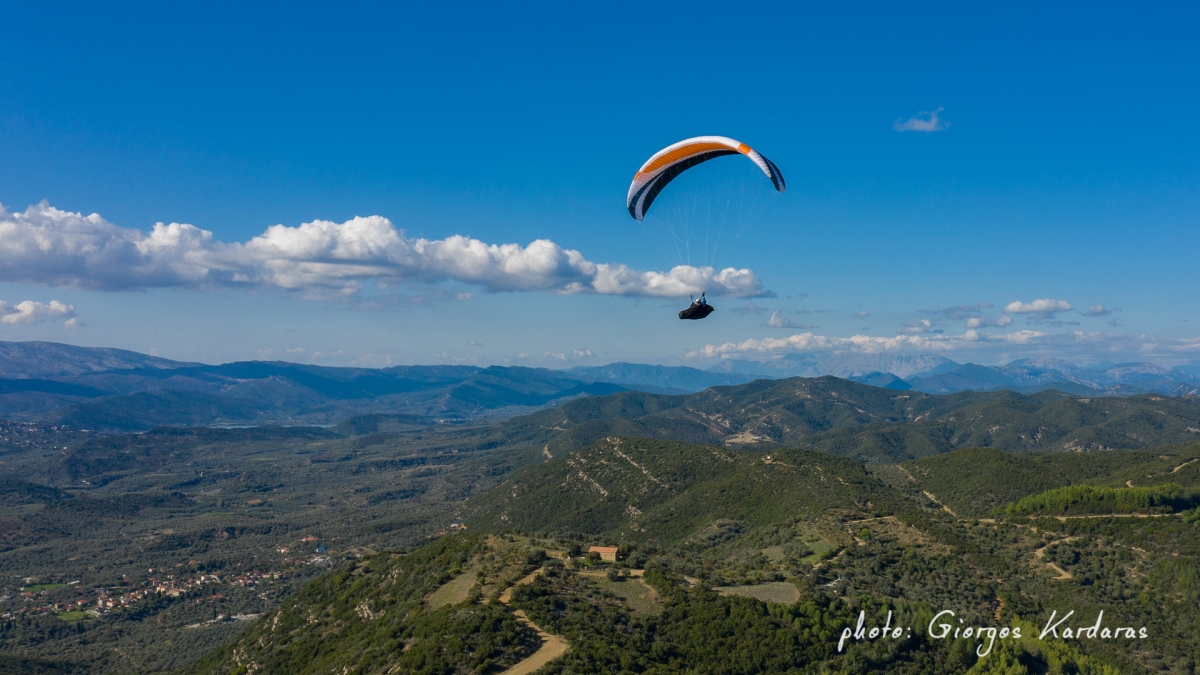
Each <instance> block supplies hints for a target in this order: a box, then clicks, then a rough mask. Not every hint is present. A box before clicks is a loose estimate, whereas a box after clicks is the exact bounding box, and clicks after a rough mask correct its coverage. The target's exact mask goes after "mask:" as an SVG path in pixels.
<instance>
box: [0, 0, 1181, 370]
mask: <svg viewBox="0 0 1200 675" xmlns="http://www.w3.org/2000/svg"><path fill="white" fill-rule="evenodd" d="M114 4H115V3H114ZM430 5H432V3H430ZM5 14H6V16H7V17H8V18H7V19H6V24H8V27H9V29H8V30H7V31H6V47H5V50H4V51H5V53H4V56H3V57H0V203H3V204H4V206H5V208H6V209H7V211H6V212H5V214H2V215H3V217H2V218H0V233H6V234H4V237H0V301H3V302H4V303H5V304H4V305H2V306H0V339H5V340H25V339H49V340H57V341H64V342H72V343H76V344H85V345H104V346H116V347H125V348H130V349H137V350H141V351H151V352H154V353H157V354H160V355H163V356H168V357H172V358H180V359H195V360H202V361H226V360H233V359H248V358H280V359H288V360H294V361H311V362H315V363H330V364H339V365H343V364H349V363H359V364H380V365H382V364H387V363H436V362H456V361H465V362H473V363H523V364H528V365H563V364H568V363H587V364H594V363H605V362H608V361H615V360H634V361H652V362H663V363H689V364H694V365H706V364H711V363H712V361H713V360H714V359H717V358H747V357H748V358H773V357H778V356H781V355H784V354H787V353H790V352H793V351H805V350H839V349H840V350H855V349H862V350H881V349H882V350H897V351H936V352H937V353H942V354H943V355H945V356H948V357H950V358H953V359H955V360H960V361H962V360H974V361H979V362H985V363H995V362H1003V361H1005V360H1008V359H1012V358H1019V357H1022V356H1029V355H1032V354H1048V355H1054V356H1063V357H1067V358H1071V359H1073V360H1078V361H1097V360H1118V361H1119V360H1133V359H1139V360H1140V359H1148V360H1155V361H1160V362H1164V363H1165V362H1180V361H1189V360H1194V359H1197V358H1200V339H1198V338H1197V336H1198V334H1200V333H1198V331H1197V324H1198V323H1200V315H1198V314H1200V312H1198V310H1200V283H1198V282H1200V271H1198V269H1200V266H1198V265H1197V264H1196V263H1195V261H1196V258H1197V250H1198V245H1200V216H1198V215H1197V214H1200V208H1198V207H1200V182H1198V179H1200V166H1198V162H1197V158H1198V157H1200V147H1198V146H1200V140H1198V139H1200V135H1198V134H1197V133H1196V131H1195V124H1196V122H1195V121H1196V120H1197V119H1200V89H1198V83H1200V72H1198V71H1200V63H1198V60H1200V55H1198V54H1197V52H1196V50H1195V49H1194V35H1192V30H1193V28H1194V26H1195V25H1196V19H1197V18H1198V17H1197V14H1198V11H1197V10H1196V9H1195V8H1193V7H1191V6H1187V5H1184V4H1178V5H1170V4H1164V5H1159V6H1157V7H1154V8H1146V7H1144V6H1139V5H1135V4H1133V3H1128V4H1123V5H1122V4H1095V3H1093V4H1088V5H1082V4H1081V5H1079V6H1076V7H1065V6H1059V7H1047V6H1044V3H1042V4H1027V5H1020V4H1009V5H1005V6H1003V7H995V8H991V9H972V10H964V9H962V8H961V7H960V6H957V5H954V4H934V3H925V4H922V5H920V6H919V7H918V6H897V5H894V4H882V3H880V4H863V5H859V6H856V7H853V8H847V7H843V6H836V5H833V4H823V5H815V4H813V5H807V6H801V7H787V6H779V5H774V6H772V5H762V6H755V7H752V8H737V9H730V8H729V7H728V6H722V5H704V4H702V3H686V4H685V3H678V4H668V3H652V4H651V5H647V4H645V3H639V4H627V5H616V4H612V5H591V6H579V7H563V6H561V5H560V4H554V5H545V6H540V7H539V6H535V5H527V6H526V7H524V8H516V9H514V8H512V7H508V6H501V5H496V4H494V3H491V4H483V3H458V4H455V5H453V6H448V7H434V6H428V7H423V8H410V7H395V6H382V7H380V6H371V5H365V4H358V5H346V6H342V7H338V8H332V7H322V6H316V5H314V6H301V5H296V4H291V5H277V6H274V7H262V8H252V9H247V8H245V7H243V6H241V5H234V4H230V5H220V4H217V3H206V4H203V5H195V6H190V7H184V6H180V7H172V8H164V7H163V6H161V5H149V4H147V5H136V4H129V5H122V6H120V7H113V6H108V7H77V6H72V5H52V4H49V3H47V4H40V3H36V4H35V3H27V4H26V5H25V6H14V7H9V8H6V11H5ZM934 111H937V112H936V114H937V124H931V123H930V122H929V121H930V120H931V115H930V114H931V113H933V112H934ZM910 119H916V120H918V121H924V122H926V126H932V127H934V128H935V129H936V130H934V131H901V130H897V127H900V128H904V123H905V122H906V121H907V120H910ZM918 126H920V125H918ZM701 134H721V135H727V136H731V137H734V138H737V139H739V140H743V141H745V142H747V143H749V144H751V145H752V146H754V147H755V148H756V149H759V150H761V151H762V152H763V153H764V154H766V155H767V156H769V157H770V158H771V159H772V160H774V161H775V163H777V164H778V165H779V166H780V167H781V169H782V170H783V172H784V174H785V176H786V177H787V180H788V187H789V189H788V193H787V194H786V195H783V196H782V197H780V198H779V199H777V200H773V201H772V206H771V209H770V211H769V213H768V214H767V216H765V217H762V218H759V219H757V220H756V222H755V225H754V227H753V228H751V229H750V230H749V231H748V232H747V233H746V235H745V236H743V237H742V238H741V239H739V240H738V241H737V243H736V246H729V247H726V248H722V249H721V250H720V251H719V256H718V259H717V266H718V267H719V268H720V267H726V266H731V267H735V268H739V269H740V268H746V269H749V270H752V271H753V273H754V275H756V277H757V279H758V280H760V282H761V285H762V288H764V289H765V290H767V291H770V292H771V293H772V294H773V297H772V296H768V297H755V298H745V297H742V298H732V297H725V298H714V299H713V301H714V304H715V305H717V307H718V312H717V313H716V314H714V315H713V316H712V317H710V318H709V319H707V320H705V321H702V322H686V323H685V322H680V321H679V320H677V319H676V318H675V316H674V315H675V312H676V311H678V310H679V309H680V308H682V306H683V304H684V303H686V297H664V296H662V295H653V294H651V295H650V296H647V295H646V294H645V293H640V292H630V293H627V294H624V295H604V294H598V293H566V294H564V293H562V292H561V291H562V290H563V288H564V286H563V284H564V283H566V282H562V283H559V281H557V279H558V277H557V276H555V278H554V279H552V280H549V281H547V280H546V279H545V278H539V279H540V280H535V281H536V283H535V282H534V281H528V280H527V279H525V277H521V276H520V273H517V274H516V276H514V274H513V273H509V272H505V274H504V275H502V276H500V277H496V276H487V275H486V274H485V275H483V276H480V275H478V274H477V275H475V276H471V275H470V274H462V273H458V272H446V271H444V270H443V271H441V272H438V273H432V272H430V273H427V274H426V273H423V274H424V276H419V278H418V277H413V276H411V275H410V276H408V277H404V276H403V275H400V276H399V277H398V276H397V275H395V274H392V273H390V272H388V273H385V274H383V275H382V276H374V277H370V276H368V277H364V278H360V279H357V280H356V283H357V286H355V288H352V289H349V290H347V288H346V287H345V286H344V285H341V286H339V285H338V284H340V283H341V282H342V281H344V279H343V278H342V277H338V278H337V280H336V282H332V281H330V276H329V274H328V273H327V272H322V273H321V274H316V275H315V276H314V274H313V273H312V271H311V270H308V271H307V272H305V273H304V274H298V273H297V274H289V275H285V273H284V272H281V271H280V269H279V268H278V267H277V266H273V265H277V264H278V263H279V259H278V258H271V260H270V261H268V262H266V263H264V262H262V261H263V259H262V258H261V257H259V258H254V260H255V262H254V263H253V264H254V265H258V267H255V268H254V269H255V270H257V271H256V272H255V274H258V275H259V276H257V277H255V279H253V280H250V281H244V280H241V281H239V280H238V279H240V278H241V277H238V276H237V275H238V274H242V275H243V276H245V275H244V270H245V269H249V268H245V267H238V266H239V265H243V266H244V265H250V264H251V263H247V262H245V260H244V259H245V257H246V256H251V252H252V251H251V250H252V249H253V250H259V249H254V247H253V246H251V247H249V248H247V247H246V246H244V245H246V244H248V243H249V242H251V241H252V240H254V238H256V237H262V236H263V235H264V233H265V232H267V228H269V227H272V226H275V225H282V226H284V227H286V228H299V227H300V226H301V224H303V223H311V222H313V221H328V222H329V223H330V226H329V227H328V228H326V230H325V231H326V232H334V233H342V232H344V231H349V230H343V229H339V228H341V227H342V224H343V223H346V222H347V221H351V220H352V219H353V218H355V217H356V216H359V217H364V218H365V217H370V216H379V217H382V218H385V219H387V221H388V222H390V224H391V225H386V224H385V225H381V224H379V222H376V221H371V222H372V223H374V224H371V223H367V224H366V225H363V227H369V228H375V229H373V230H371V231H372V232H375V233H376V234H378V233H380V232H383V233H385V234H386V232H387V231H388V230H387V228H388V227H392V226H394V228H398V229H399V230H402V231H403V232H404V237H405V239H404V241H406V242H410V241H415V240H417V239H419V238H425V239H427V240H429V241H431V242H440V241H444V240H447V238H450V237H453V236H455V235H462V236H464V237H470V238H472V239H474V240H477V241H478V242H482V244H487V245H492V244H495V245H501V244H518V245H520V246H521V247H526V246H528V245H529V244H530V242H533V241H535V240H550V241H553V242H554V244H555V245H556V247H557V248H556V249H555V250H556V251H565V250H574V251H578V252H579V253H580V254H581V256H582V257H583V258H584V259H586V261H588V262H589V263H596V264H608V265H625V266H627V267H628V268H629V269H631V270H637V271H639V272H667V271H669V269H670V267H671V266H672V265H673V264H676V263H677V262H679V261H678V260H675V259H671V258H670V257H669V256H664V255H663V253H662V252H661V250H659V249H658V248H657V247H655V246H653V245H651V244H650V240H649V238H648V237H647V235H646V233H645V232H644V231H643V230H642V229H641V228H640V227H639V226H638V225H637V224H636V223H635V222H634V221H632V220H631V219H630V218H629V216H628V214H627V213H626V212H625V209H624V201H623V199H624V196H625V191H626V189H627V187H628V182H629V179H630V178H631V176H632V174H633V172H634V171H635V170H636V169H637V167H638V166H639V165H640V164H641V162H642V161H643V160H644V159H645V158H646V157H648V156H649V155H650V154H651V153H652V152H654V151H655V150H657V149H658V148H660V147H662V146H665V145H667V144H669V143H672V142H674V141H677V140H680V139H682V138H686V137H689V136H694V135H701ZM720 161H721V162H725V163H733V162H736V161H737V159H735V158H729V159H726V160H720ZM714 164H716V162H714ZM747 167H749V165H748V164H747ZM719 170H720V171H729V172H735V173H736V171H738V170H739V169H737V168H734V166H733V165H732V164H730V165H729V166H723V167H720V168H719ZM746 170H747V171H750V170H751V169H750V168H747V169H746ZM43 200H44V201H45V202H46V203H47V204H48V205H49V207H53V209H57V210H58V211H57V212H56V213H59V214H60V215H58V216H54V217H53V218H52V217H50V216H46V215H45V213H46V208H48V207H38V206H37V205H38V204H40V203H42V202H43ZM30 206H33V207H34V208H33V209H32V210H29V211H27V209H29V207H30ZM63 213H65V214H67V215H62V214H63ZM73 213H79V214H82V216H88V215H90V214H93V213H96V214H99V217H100V218H102V221H100V222H101V223H102V224H101V225H97V224H96V223H97V221H96V220H95V219H93V220H91V221H85V219H76V220H72V219H71V217H69V214H73ZM16 214H21V215H20V217H18V216H17V215H16ZM76 221H78V222H76ZM159 222H161V223H164V224H171V223H177V224H189V225H192V226H194V227H195V228H199V230H203V231H207V232H210V233H211V239H210V240H209V243H202V244H196V246H197V247H199V248H189V249H187V250H186V251H185V250H184V249H183V248H179V247H178V246H177V247H176V248H172V249H171V251H174V253H171V255H172V256H176V257H173V258H170V259H168V258H165V257H162V256H160V257H159V258H155V261H154V262H153V265H150V264H149V263H146V261H145V260H141V259H139V260H140V261H141V262H140V263H139V262H137V261H134V262H131V261H130V259H128V258H123V257H121V256H109V257H101V258H96V257H94V256H93V257H90V258H89V257H88V255H86V254H85V253H81V252H80V251H81V250H82V249H80V248H78V247H79V246H81V245H82V244H79V243H78V242H77V241H75V240H73V239H71V237H74V236H76V235H77V234H78V232H79V228H80V227H84V228H93V229H95V228H100V229H98V230H95V231H92V230H89V232H91V233H92V235H95V236H100V235H97V234H96V232H100V231H101V230H103V233H106V234H103V236H105V237H110V238H115V240H121V241H127V240H129V238H130V237H137V236H141V235H137V234H136V233H134V232H133V231H135V230H136V231H140V232H142V233H149V232H150V231H151V228H153V227H154V225H155V223H159ZM364 222H365V221H364ZM5 223H7V224H8V227H9V228H10V229H8V230H4V229H3V227H5ZM89 223H90V224H89ZM21 228H25V229H21ZM29 228H34V229H29ZM37 228H41V229H37ZM47 228H49V229H47ZM105 228H107V229H105ZM379 228H382V229H379ZM34 230H36V232H35V231H34ZM199 230H186V231H185V230H179V229H177V230H175V231H174V232H175V233H176V234H179V233H180V232H183V233H184V234H185V235H186V234H187V233H193V234H195V233H196V232H199ZM22 232H23V233H24V234H23V235H21V233H22ZM46 232H52V233H53V234H54V236H56V237H59V239H56V240H55V241H56V242H57V243H56V244H55V246H52V247H49V248H48V249H46V250H42V251H41V252H40V253H39V252H38V251H36V250H34V249H36V247H37V246H38V244H37V242H38V241H40V240H39V239H38V237H39V236H43V237H44V236H45V235H46ZM164 232H165V230H164ZM299 232H300V230H298V229H297V230H286V231H284V230H281V231H279V233H277V234H280V235H284V234H292V233H299ZM18 235H21V236H24V237H25V238H24V239H22V238H21V236H18ZM146 236H149V235H146ZM164 236H165V235H164ZM180 236H183V235H180ZM188 236H190V235H188ZM196 236H200V235H196ZM339 236H340V235H339ZM4 238H7V239H8V243H7V245H6V243H5V241H4V240H3V239H4ZM122 238H124V239H122ZM185 238H186V237H185ZM268 239H269V237H268ZM89 241H94V240H89ZM172 241H174V240H172ZM197 241H199V240H197ZM289 241H291V240H289ZM455 241H458V240H455ZM212 242H217V243H219V244H220V245H222V246H226V248H222V249H221V250H220V251H219V252H218V253H219V255H218V253H214V252H213V249H212V246H215V245H216V244H213V243H212ZM43 243H44V242H43ZM266 243H267V244H272V245H274V244H273V243H272V241H267V242H266ZM293 243H294V242H293ZM172 245H174V244H172ZM72 246H75V248H72ZM147 246H149V245H148V244H145V242H143V245H141V248H139V249H138V250H139V251H142V252H143V253H144V251H145V250H148V249H147ZM31 247H32V248H31ZM206 247H207V248H206ZM229 247H233V248H229ZM234 249H236V250H234ZM260 249H261V247H260ZM155 250H159V249H155ZM272 250H275V249H272ZM281 250H282V249H281ZM521 250H522V251H525V249H523V248H522V249H521ZM181 251H182V252H181ZM248 251H250V252H248ZM185 253H186V255H185ZM294 254H295V252H294V251H293V250H292V249H288V251H287V256H293V257H292V258H287V256H284V257H285V258H287V261H289V262H288V264H289V265H290V264H291V263H292V262H295V261H294V259H293V258H294ZM147 255H148V254H147ZM162 255H166V254H162ZM255 255H257V254H255ZM280 255H283V254H280ZM447 255H449V254H447ZM521 255H524V253H521ZM564 255H565V254H564ZM251 257H253V256H251ZM235 259H236V260H235ZM214 260H215V261H216V262H214ZM439 260H442V258H439ZM309 262H312V261H311V260H310V261H309ZM142 263H145V264H146V265H149V266H151V267H153V269H149V270H148V271H144V273H143V271H137V273H134V272H133V271H131V270H133V269H134V268H137V265H138V264H142ZM181 266H183V267H186V269H183V267H181ZM264 266H265V267H264ZM235 267H236V268H237V269H234V268H235ZM217 268H220V270H219V271H220V272H221V273H222V274H224V275H226V276H225V277H223V278H222V279H223V280H221V281H213V280H212V279H213V278H214V276H213V275H214V274H215V272H213V270H215V269H217ZM138 269H140V268H138ZM289 269H291V268H290V267H289ZM455 269H458V268H455ZM51 270H53V273H52V271H51ZM196 270H202V271H204V270H207V271H208V276H205V277H203V278H201V277H197V276H196V274H198V272H197V271H196ZM263 270H269V272H270V277H269V278H268V276H267V273H266V272H264V271H263ZM293 271H294V270H293ZM488 274H492V273H491V272H488ZM497 274H498V273H497ZM555 274H558V273H557V272H556V273H555ZM335 276H336V275H335ZM235 277H236V278H235ZM485 277H486V279H489V280H490V281H485V282H484V283H482V284H481V283H479V280H480V279H484V278H485ZM381 284H382V285H383V286H384V287H381ZM522 284H525V285H526V286H527V287H530V288H533V290H511V289H514V288H518V287H524V286H522ZM530 284H532V285H531V286H530ZM1037 300H1047V301H1054V302H1052V303H1042V304H1037V305H1035V304H1034V303H1035V301H1037ZM53 301H57V302H58V303H60V304H58V305H52V304H51V303H52V302H53ZM22 303H24V304H22ZM751 303H753V304H751ZM1013 303H1016V304H1013ZM981 305H983V306H981ZM989 305H990V306H989ZM1067 305H1069V306H1070V309H1063V308H1064V307H1066V306H1067ZM737 308H741V310H742V311H733V310H734V309H737ZM1092 308H1095V309H1092ZM1089 309H1092V311H1091V312H1090V314H1092V315H1091V316H1088V315H1087V314H1089ZM1005 310H1011V311H1005ZM776 312H778V314H776ZM64 324H69V325H64ZM772 324H774V325H772ZM806 334H811V335H809V336H808V337H804V336H805V335H806ZM855 336H858V338H855Z"/></svg>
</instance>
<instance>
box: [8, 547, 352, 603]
mask: <svg viewBox="0 0 1200 675" xmlns="http://www.w3.org/2000/svg"><path fill="white" fill-rule="evenodd" d="M280 551H281V552H287V547H281V548H280ZM283 562H284V564H285V565H288V564H291V565H296V564H301V565H318V566H323V565H327V564H329V562H330V561H329V557H328V556H325V555H320V554H317V555H312V556H310V557H307V558H295V559H293V558H285V559H284V561H283ZM194 563H195V561H194V560H193V561H188V563H186V564H194ZM184 565H185V563H179V565H178V566H180V567H182V566H184ZM147 572H148V574H149V576H147V577H146V579H145V580H143V581H142V582H141V583H140V585H139V587H137V588H135V589H133V590H125V589H127V588H128V587H129V584H128V582H123V583H122V584H121V585H120V586H117V587H97V588H94V589H93V592H92V594H91V595H87V596H84V597H79V598H77V599H74V600H65V601H62V600H60V601H53V600H51V598H53V597H54V596H60V597H61V596H62V595H63V592H64V589H70V588H75V589H76V590H81V589H78V587H79V586H80V582H79V581H72V582H69V583H65V584H61V583H58V584H32V585H29V586H25V587H22V588H20V589H19V590H18V592H17V593H16V594H15V595H11V594H4V595H0V620H12V619H15V618H18V617H21V616H47V615H51V614H54V615H60V617H61V618H64V619H65V620H80V619H86V618H87V616H91V617H95V618H99V617H100V616H102V615H105V614H109V613H112V612H119V611H122V610H125V609H129V608H131V607H133V606H134V605H137V604H138V603H141V602H145V601H149V600H154V599H158V598H196V599H197V600H198V601H199V600H202V599H215V600H221V599H224V598H225V596H224V595H223V594H220V593H213V594H208V591H209V590H213V591H216V590H218V589H216V588H213V587H214V586H220V585H232V586H236V587H239V588H245V589H251V590H254V589H258V588H259V587H260V586H262V585H265V584H268V583H270V582H273V581H277V580H280V579H284V578H286V577H288V576H290V575H289V573H288V572H287V571H286V570H284V571H276V572H262V571H259V570H250V571H246V572H236V573H226V572H210V573H195V574H174V573H165V572H166V570H163V569H157V568H150V569H149V570H147ZM26 580H27V581H30V582H32V581H35V579H34V578H33V577H28V578H26ZM10 602H14V603H15V602H22V604H21V605H20V606H18V607H15V608H10V607H8V606H6V605H8V603H10ZM222 616H224V615H222ZM246 616H249V615H246ZM230 620H236V618H231V619H230Z"/></svg>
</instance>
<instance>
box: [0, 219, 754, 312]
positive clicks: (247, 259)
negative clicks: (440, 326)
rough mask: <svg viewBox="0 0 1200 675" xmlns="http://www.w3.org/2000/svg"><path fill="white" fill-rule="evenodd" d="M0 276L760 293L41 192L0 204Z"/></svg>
mask: <svg viewBox="0 0 1200 675" xmlns="http://www.w3.org/2000/svg"><path fill="white" fill-rule="evenodd" d="M0 281H11V282H18V283H36V284H43V285H47V286H55V287H61V288H83V289H91V290H131V289H144V288H163V287H191V288H213V287H258V288H272V289H282V290H289V291H299V292H302V293H305V294H308V295H312V296H322V297H326V296H330V295H333V296H337V295H354V294H357V293H359V292H360V291H361V290H362V283H363V282H364V281H370V282H374V283H376V284H380V283H382V284H406V283H424V284H436V283H440V282H443V281H458V282H461V283H465V284H471V285H475V286H479V287H481V288H483V289H484V290H486V291H488V292H492V293H499V292H506V291H542V292H551V293H597V294H603V295H630V296H648V297H679V296H683V295H687V294H689V293H694V294H699V293H700V291H701V290H704V289H705V288H707V291H708V293H709V294H712V295H724V296H732V297H754V296H758V295H762V294H763V293H764V292H763V288H762V282H761V281H760V280H759V279H758V277H757V275H755V274H754V272H752V271H751V270H748V269H735V268H726V269H723V270H719V271H718V270H715V269H713V268H711V267H692V266H687V265H680V266H677V267H674V268H672V269H671V270H670V271H668V272H656V271H639V270H634V269H630V268H629V267H627V266H625V265H621V264H611V263H595V262H592V261H589V260H587V259H586V258H584V257H583V254H582V253H580V252H579V251H575V250H572V249H564V248H562V247H561V246H559V245H558V244H556V243H554V242H553V241H550V240H548V239H538V240H535V241H533V242H530V243H529V244H528V245H526V246H521V245H519V244H488V243H486V242H483V241H480V240H478V239H473V238H470V237H464V236H461V235H454V236H450V237H447V238H445V239H437V240H430V239H424V238H418V239H410V238H408V237H407V236H406V235H405V233H404V231H403V230H400V229H397V228H396V226H395V225H393V224H392V223H391V221H389V220H388V219H387V218H384V217H382V216H368V217H356V218H353V219H351V220H348V221H346V222H344V223H334V222H331V221H326V220H314V221H312V222H309V223H303V224H301V225H299V226H297V227H287V226H284V225H274V226H272V227H269V228H267V230H266V231H265V232H263V233H262V234H260V235H259V236H257V237H254V238H253V239H251V240H249V241H247V242H232V243H229V242H221V241H217V240H216V239H214V238H213V234H212V232H209V231H208V230H202V229H200V228H198V227H196V226H194V225H188V224H183V223H170V224H163V223H158V224H156V225H155V226H154V228H153V229H152V230H151V231H150V232H149V233H147V232H143V231H141V230H137V229H131V228H123V227H119V226H117V225H114V224H112V223H110V222H108V221H106V220H104V219H103V218H101V217H100V216H99V215H98V214H92V215H90V216H84V215H83V214H81V213H71V212H68V211H62V210H59V209H56V208H54V207H53V206H51V205H49V204H48V203H46V202H42V203H41V204H37V205H35V206H30V207H29V208H28V209H26V210H25V212H23V213H9V212H8V211H7V210H6V209H4V207H3V206H0Z"/></svg>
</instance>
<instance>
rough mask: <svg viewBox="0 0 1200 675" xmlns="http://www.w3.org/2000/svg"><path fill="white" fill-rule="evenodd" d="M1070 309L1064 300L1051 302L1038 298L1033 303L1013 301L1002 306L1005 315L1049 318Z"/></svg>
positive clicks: (1048, 299)
mask: <svg viewBox="0 0 1200 675" xmlns="http://www.w3.org/2000/svg"><path fill="white" fill-rule="evenodd" d="M1070 309H1071V303H1069V302H1067V301H1066V300H1052V299H1050V298H1040V299H1038V300H1034V301H1033V302H1021V301H1019V300H1014V301H1012V302H1010V303H1008V304H1007V305H1005V306H1004V312H1005V313H1006V314H1041V315H1043V316H1049V315H1051V314H1054V313H1055V312H1066V311H1069V310H1070Z"/></svg>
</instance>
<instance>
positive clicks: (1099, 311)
mask: <svg viewBox="0 0 1200 675" xmlns="http://www.w3.org/2000/svg"><path fill="white" fill-rule="evenodd" d="M1112 312H1113V311H1112V307H1105V306H1104V305H1092V306H1091V307H1088V308H1087V311H1084V312H1080V313H1081V314H1083V315H1084V316H1108V315H1109V314H1112Z"/></svg>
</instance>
